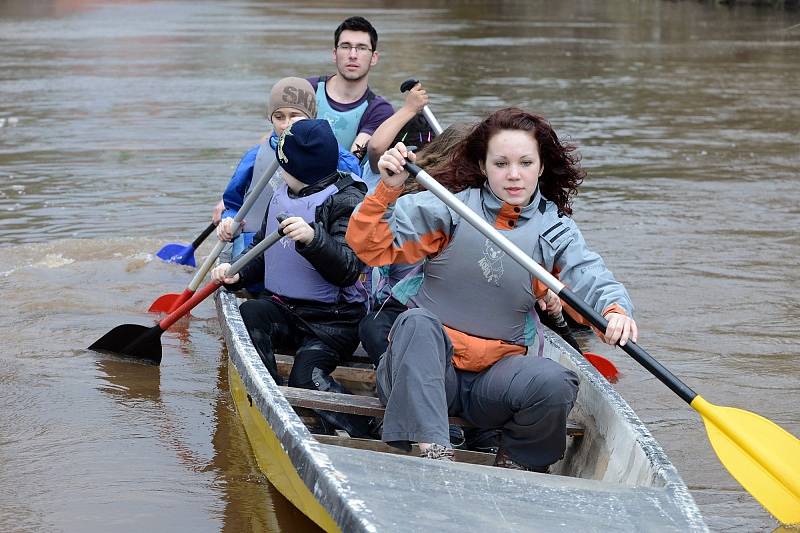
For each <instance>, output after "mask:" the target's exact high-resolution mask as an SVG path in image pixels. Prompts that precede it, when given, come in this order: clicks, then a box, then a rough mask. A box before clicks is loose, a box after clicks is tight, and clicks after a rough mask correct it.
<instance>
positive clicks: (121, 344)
mask: <svg viewBox="0 0 800 533" xmlns="http://www.w3.org/2000/svg"><path fill="white" fill-rule="evenodd" d="M162 333H164V330H163V329H161V328H160V327H159V326H153V327H151V328H148V327H146V326H139V325H137V324H122V325H121V326H117V327H115V328H114V329H112V330H111V331H109V332H108V333H106V334H105V335H103V336H102V337H100V339H98V340H97V341H96V342H95V343H94V344H92V345H91V346H89V349H90V350H94V351H96V352H107V353H111V354H114V355H121V356H124V357H132V358H134V359H141V360H143V361H147V362H150V363H153V364H156V365H157V364H160V363H161V334H162Z"/></svg>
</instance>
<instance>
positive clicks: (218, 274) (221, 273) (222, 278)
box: [211, 263, 239, 285]
mask: <svg viewBox="0 0 800 533" xmlns="http://www.w3.org/2000/svg"><path fill="white" fill-rule="evenodd" d="M230 269H231V264H230V263H222V264H221V265H218V266H216V267H215V268H214V270H212V271H211V280H212V281H219V282H220V283H224V284H226V285H230V284H232V283H236V282H237V281H239V274H238V273H236V274H234V275H233V276H232V277H230V278H229V277H228V270H230Z"/></svg>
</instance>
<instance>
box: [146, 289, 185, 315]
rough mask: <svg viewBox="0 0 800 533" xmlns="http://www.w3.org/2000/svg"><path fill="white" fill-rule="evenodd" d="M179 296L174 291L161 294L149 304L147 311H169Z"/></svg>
mask: <svg viewBox="0 0 800 533" xmlns="http://www.w3.org/2000/svg"><path fill="white" fill-rule="evenodd" d="M180 297H181V295H180V294H175V293H167V294H162V295H161V296H159V297H158V298H156V301H155V302H153V303H152V304H151V305H150V308H149V309H148V311H150V312H151V313H169V311H170V309H172V306H173V305H174V304H175V302H176V301H177V300H178V298H180Z"/></svg>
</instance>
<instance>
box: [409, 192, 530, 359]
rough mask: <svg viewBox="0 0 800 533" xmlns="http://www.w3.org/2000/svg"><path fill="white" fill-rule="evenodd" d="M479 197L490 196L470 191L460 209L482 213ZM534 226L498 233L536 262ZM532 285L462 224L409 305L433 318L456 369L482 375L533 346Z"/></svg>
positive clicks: (425, 274) (432, 263)
mask: <svg viewBox="0 0 800 533" xmlns="http://www.w3.org/2000/svg"><path fill="white" fill-rule="evenodd" d="M483 194H491V192H489V191H486V190H483V189H478V188H475V189H470V190H469V194H468V195H467V197H466V198H465V202H464V203H466V205H467V206H468V207H469V208H470V209H471V210H472V211H474V212H476V213H483V212H484V211H485V208H486V206H484V205H483V199H482V195H483ZM498 201H499V200H498ZM537 205H538V202H536V201H534V202H531V204H530V205H528V206H525V207H520V209H523V210H536V209H537ZM537 214H538V213H537ZM532 226H534V223H533V221H528V223H525V224H522V225H521V226H517V227H514V228H511V229H507V230H501V232H502V234H503V235H504V236H505V237H506V238H508V239H509V240H510V241H511V242H513V243H514V244H515V245H517V246H518V247H519V248H520V249H522V250H524V251H527V252H528V254H529V255H530V256H532V257H535V256H536V255H537V254H535V250H536V249H537V246H538V241H539V233H538V231H536V228H534V227H532ZM532 282H533V278H532V276H531V274H530V273H529V272H528V271H527V270H526V269H524V268H523V267H522V266H520V265H519V264H518V263H517V262H516V261H514V260H513V259H511V258H510V257H508V256H507V254H506V253H505V252H504V251H502V250H501V249H500V248H499V247H498V246H497V245H496V244H494V242H492V241H491V240H490V239H488V238H487V237H485V236H484V235H483V234H482V233H480V232H479V231H478V230H476V229H475V228H473V227H472V225H471V224H469V223H467V222H466V221H463V220H462V221H461V222H460V223H459V224H458V225H457V226H456V227H455V229H454V231H453V234H452V235H451V238H450V242H449V243H448V245H447V247H445V248H444V249H443V250H442V251H441V252H440V253H439V254H438V255H436V256H435V257H431V258H428V259H427V260H426V261H425V265H424V269H423V276H422V283H421V285H420V286H419V290H418V292H417V293H416V294H414V295H413V296H411V302H412V304H413V305H415V306H416V307H423V308H425V309H428V310H429V311H431V312H433V313H434V314H435V315H436V316H437V317H439V319H440V320H441V321H442V323H443V324H444V325H445V329H446V331H447V333H448V335H449V337H450V339H451V341H453V347H454V355H453V364H454V365H455V366H456V368H460V369H462V370H470V371H480V370H482V369H484V368H486V367H488V366H491V365H492V364H494V363H495V362H496V361H497V360H499V359H501V358H502V357H505V356H506V355H512V354H521V353H525V352H526V351H527V349H526V347H527V346H533V345H535V343H536V340H537V338H538V337H539V333H538V331H539V326H538V318H537V315H536V310H535V308H534V306H535V305H536V298H535V297H534V294H533V290H532ZM476 337H477V338H478V339H476V340H475V342H473V339H474V338H476ZM471 338H473V339H471Z"/></svg>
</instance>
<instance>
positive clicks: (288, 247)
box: [264, 174, 368, 304]
mask: <svg viewBox="0 0 800 533" xmlns="http://www.w3.org/2000/svg"><path fill="white" fill-rule="evenodd" d="M355 181H356V180H355V179H353V176H352V175H351V174H347V175H342V177H341V178H340V179H339V180H337V181H336V182H335V183H332V184H330V185H328V186H327V187H325V188H324V189H322V190H321V191H317V192H315V193H313V194H310V195H308V196H303V197H295V198H292V197H291V196H289V187H288V186H287V185H286V183H285V182H284V183H281V184H280V185H279V186H278V187H277V188H276V189H275V192H274V193H273V195H272V199H271V200H270V203H269V212H270V213H275V214H276V215H277V214H280V213H288V214H291V215H292V216H298V217H301V218H302V219H303V220H305V221H306V222H308V223H309V224H312V223H314V221H315V217H316V210H317V207H319V206H321V205H322V204H323V203H324V202H325V200H327V199H328V198H330V197H331V196H333V195H334V194H336V193H337V192H339V191H340V190H342V189H344V188H346V187H349V186H351V185H352V184H353V183H354V182H355ZM278 224H279V223H278V221H277V218H276V217H275V216H269V217H267V225H266V232H265V234H266V235H269V234H270V233H272V232H274V231H276V230H277V229H278ZM362 277H364V276H362ZM264 286H265V287H266V289H267V290H269V291H270V292H272V293H274V294H277V295H279V296H285V297H287V298H295V299H300V300H310V301H314V302H322V303H330V304H333V303H340V302H347V303H365V302H366V301H367V295H368V291H367V289H366V288H365V287H364V286H363V282H362V281H357V282H356V283H354V284H353V285H350V286H348V287H339V286H337V285H334V284H332V283H330V282H329V281H327V280H326V279H325V278H323V277H322V275H321V274H320V273H319V272H318V271H317V269H316V268H314V266H313V265H312V264H311V263H309V262H308V260H306V259H305V258H304V257H303V256H302V255H300V254H299V253H297V251H296V249H295V242H294V241H293V240H291V239H290V238H288V237H283V238H282V239H281V240H280V241H278V242H277V243H276V244H275V245H273V246H271V247H270V248H267V250H266V251H265V252H264Z"/></svg>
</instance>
